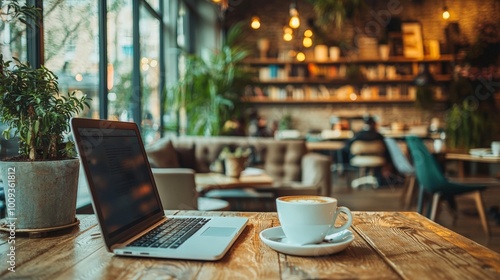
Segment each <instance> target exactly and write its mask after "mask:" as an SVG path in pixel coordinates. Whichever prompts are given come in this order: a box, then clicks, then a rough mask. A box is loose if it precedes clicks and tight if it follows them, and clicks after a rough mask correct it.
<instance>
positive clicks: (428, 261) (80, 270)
mask: <svg viewBox="0 0 500 280" xmlns="http://www.w3.org/2000/svg"><path fill="white" fill-rule="evenodd" d="M167 214H169V215H200V214H202V215H205V216H245V217H248V218H249V223H248V225H247V227H246V228H245V230H244V231H243V233H242V235H241V236H240V237H239V238H238V239H237V240H236V242H235V244H234V245H233V246H232V248H231V249H230V251H229V252H228V253H227V254H226V255H225V256H224V258H222V259H221V260H219V261H215V262H203V261H189V260H164V259H154V258H135V257H118V256H114V255H113V254H111V253H109V252H108V251H107V250H106V247H105V246H104V244H103V240H102V238H101V237H100V236H96V235H95V233H98V232H99V229H98V226H97V225H96V219H95V217H94V216H93V215H82V216H79V219H80V221H81V223H80V226H79V227H76V228H74V229H73V230H71V231H68V232H65V233H64V234H54V235H52V236H49V237H46V238H39V239H29V238H26V237H21V236H16V272H14V273H13V272H10V271H8V270H7V264H6V261H7V256H6V254H7V252H8V246H7V245H8V243H6V240H7V237H8V235H7V233H1V234H0V241H1V242H0V263H1V265H0V268H1V271H0V278H2V279H4V278H5V279H19V278H29V279H346V278H348V279H351V278H356V279H357V278H363V279H500V255H499V254H497V253H495V252H494V251H491V250H489V249H487V248H485V247H483V246H481V245H478V244H476V243H475V242H472V241H471V240H469V239H467V238H465V237H463V236H460V235H458V234H456V233H454V232H452V231H450V230H448V229H446V228H444V227H442V226H440V225H438V224H436V223H434V222H432V221H430V220H428V219H426V218H425V217H423V216H421V215H419V214H417V213H414V212H353V214H354V223H353V226H352V227H351V230H352V231H353V233H354V235H355V239H354V242H353V243H352V244H351V245H350V246H349V247H348V248H347V249H345V250H344V251H342V252H339V253H337V254H333V255H329V256H316V257H314V256H313V257H297V256H289V255H285V254H281V253H278V252H276V251H274V250H272V249H271V248H269V247H268V246H266V245H265V244H264V243H263V242H261V240H260V238H259V233H260V232H261V231H262V230H264V229H267V228H270V227H274V226H277V225H279V221H278V218H277V215H276V213H251V212H198V211H167ZM207 246H209V244H207Z"/></svg>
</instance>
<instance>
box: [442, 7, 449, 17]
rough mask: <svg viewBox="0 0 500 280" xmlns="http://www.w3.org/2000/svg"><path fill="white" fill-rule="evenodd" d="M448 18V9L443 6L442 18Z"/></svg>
mask: <svg viewBox="0 0 500 280" xmlns="http://www.w3.org/2000/svg"><path fill="white" fill-rule="evenodd" d="M449 18H450V12H449V11H448V7H446V6H444V8H443V19H449Z"/></svg>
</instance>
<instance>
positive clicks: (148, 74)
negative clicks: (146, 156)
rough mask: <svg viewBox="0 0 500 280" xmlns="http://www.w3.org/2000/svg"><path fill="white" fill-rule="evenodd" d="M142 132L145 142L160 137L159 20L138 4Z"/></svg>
mask: <svg viewBox="0 0 500 280" xmlns="http://www.w3.org/2000/svg"><path fill="white" fill-rule="evenodd" d="M140 7H141V11H140V20H139V23H140V25H139V29H140V30H139V32H140V44H141V69H140V71H141V87H142V100H141V104H142V113H143V116H142V124H141V125H142V134H143V136H144V140H145V142H146V143H150V142H152V141H154V140H156V139H158V138H159V137H160V133H159V126H160V89H159V86H160V22H159V21H158V20H157V19H156V18H154V17H153V16H152V15H151V14H150V13H149V12H148V10H147V9H145V8H144V6H143V5H141V6H140Z"/></svg>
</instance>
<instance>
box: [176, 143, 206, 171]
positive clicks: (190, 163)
mask: <svg viewBox="0 0 500 280" xmlns="http://www.w3.org/2000/svg"><path fill="white" fill-rule="evenodd" d="M175 151H176V153H177V158H178V159H179V164H180V167H183V168H191V169H193V170H195V171H196V172H200V171H199V170H198V165H197V163H196V155H195V145H194V144H192V145H190V146H180V145H179V146H177V147H176V148H175Z"/></svg>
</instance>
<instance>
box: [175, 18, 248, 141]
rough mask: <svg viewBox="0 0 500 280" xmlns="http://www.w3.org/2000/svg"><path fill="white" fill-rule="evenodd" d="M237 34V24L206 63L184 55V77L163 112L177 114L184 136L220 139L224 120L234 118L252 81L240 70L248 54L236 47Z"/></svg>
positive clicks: (244, 69)
mask: <svg viewBox="0 0 500 280" xmlns="http://www.w3.org/2000/svg"><path fill="white" fill-rule="evenodd" d="M241 30H242V24H241V23H240V24H236V25H234V26H232V27H231V28H230V29H229V31H228V35H227V39H226V41H225V42H224V44H223V46H222V48H221V49H220V50H217V51H214V52H213V53H212V54H211V55H210V57H209V58H208V59H204V58H202V57H201V56H198V55H189V54H187V55H185V58H186V59H185V70H184V73H182V74H181V78H180V79H179V81H178V82H177V83H175V84H174V85H173V87H172V88H170V90H169V91H168V95H167V99H168V101H167V104H169V106H172V107H171V108H167V111H168V109H170V110H172V109H175V110H177V111H179V122H180V126H181V129H182V128H183V126H186V127H185V129H186V131H185V133H186V134H188V135H206V136H208V135H220V134H221V132H222V130H223V126H224V123H225V122H226V120H228V119H231V118H234V117H238V116H237V115H236V114H238V113H239V112H237V109H238V105H240V104H241V103H240V97H241V95H242V93H243V91H244V88H245V86H247V85H248V82H249V81H250V79H251V77H252V73H251V72H250V71H249V70H248V69H247V68H245V67H244V66H243V60H244V59H245V58H246V57H247V56H248V55H249V54H250V52H249V51H248V49H247V48H245V47H243V46H241V45H238V43H237V39H238V37H239V35H240V34H241ZM184 122H186V123H184ZM181 133H182V132H181Z"/></svg>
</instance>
